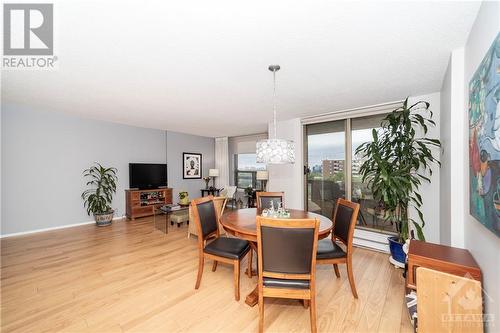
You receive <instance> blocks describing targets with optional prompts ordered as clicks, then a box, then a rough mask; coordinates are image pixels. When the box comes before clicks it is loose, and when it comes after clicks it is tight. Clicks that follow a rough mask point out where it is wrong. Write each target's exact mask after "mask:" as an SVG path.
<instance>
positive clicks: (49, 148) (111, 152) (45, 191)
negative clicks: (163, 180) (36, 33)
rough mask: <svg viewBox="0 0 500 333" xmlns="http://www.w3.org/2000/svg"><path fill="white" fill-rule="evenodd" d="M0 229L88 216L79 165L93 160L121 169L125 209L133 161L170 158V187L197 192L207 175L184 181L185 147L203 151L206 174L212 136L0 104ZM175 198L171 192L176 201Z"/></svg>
mask: <svg viewBox="0 0 500 333" xmlns="http://www.w3.org/2000/svg"><path fill="white" fill-rule="evenodd" d="M1 129H2V134H1V147H2V169H1V174H2V195H1V205H2V212H1V217H2V221H1V230H0V234H1V235H6V234H12V233H18V232H26V231H33V230H39V229H46V228H54V227H60V226H65V225H71V224H79V223H84V222H87V221H91V220H92V217H89V216H87V214H86V212H85V210H84V208H83V203H82V200H81V198H80V194H81V192H82V191H83V190H84V189H85V181H84V180H83V178H82V171H83V170H84V169H85V168H87V167H89V166H90V165H91V164H92V163H93V162H94V161H99V162H101V163H102V164H104V165H106V166H114V167H116V168H118V172H119V173H118V177H119V181H118V188H117V193H116V196H115V198H114V200H113V205H112V206H113V208H115V209H116V216H122V215H124V214H125V193H124V190H125V189H126V188H128V186H129V179H128V163H130V162H150V163H165V160H166V151H167V141H168V146H169V157H168V161H167V163H168V176H169V186H170V187H174V191H175V193H174V195H177V192H178V190H179V189H185V190H187V191H189V193H190V195H191V196H192V197H196V196H199V189H200V188H201V187H202V183H203V181H202V180H182V173H181V171H182V170H181V163H182V161H181V159H182V152H183V151H186V152H201V153H203V165H204V170H203V173H204V175H205V174H208V168H212V167H213V165H214V139H213V138H204V137H198V136H193V135H186V134H180V133H172V132H168V133H167V132H165V131H162V130H154V129H146V128H139V127H133V126H126V125H120V124H114V123H109V122H101V121H94V120H88V119H82V118H78V117H74V116H68V115H63V114H57V113H52V112H44V111H39V110H36V111H33V110H28V109H26V108H22V107H18V106H14V105H8V104H3V105H2V122H1ZM176 198H177V197H174V200H175V199H176Z"/></svg>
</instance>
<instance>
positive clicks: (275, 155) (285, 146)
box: [256, 139, 295, 164]
mask: <svg viewBox="0 0 500 333" xmlns="http://www.w3.org/2000/svg"><path fill="white" fill-rule="evenodd" d="M256 148H257V152H256V154H257V163H268V164H286V163H295V143H294V142H293V141H290V140H283V139H267V140H260V141H257V147H256Z"/></svg>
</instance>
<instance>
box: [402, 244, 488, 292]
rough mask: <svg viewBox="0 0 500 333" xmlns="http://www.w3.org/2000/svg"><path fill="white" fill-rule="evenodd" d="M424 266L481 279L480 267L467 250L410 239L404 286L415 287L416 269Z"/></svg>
mask: <svg viewBox="0 0 500 333" xmlns="http://www.w3.org/2000/svg"><path fill="white" fill-rule="evenodd" d="M418 267H426V268H430V269H434V270H436V271H440V272H445V273H449V274H454V275H458V276H462V277H463V276H466V275H469V277H470V278H472V279H474V280H477V281H481V269H480V268H479V265H478V264H477V263H476V260H474V257H472V255H471V254H470V252H469V251H468V250H464V249H459V248H456V247H451V246H445V245H439V244H433V243H427V242H422V241H418V240H414V239H412V240H411V241H410V248H409V251H408V272H407V273H406V287H407V288H409V289H414V290H416V289H417V282H416V281H417V278H416V270H417V268H418Z"/></svg>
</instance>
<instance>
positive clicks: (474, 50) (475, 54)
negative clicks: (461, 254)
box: [452, 2, 500, 331]
mask: <svg viewBox="0 0 500 333" xmlns="http://www.w3.org/2000/svg"><path fill="white" fill-rule="evenodd" d="M499 31H500V3H499V2H483V4H482V5H481V9H480V10H479V13H478V15H477V17H476V21H475V23H474V25H473V26H472V30H471V32H470V35H469V38H468V40H467V44H466V45H465V85H464V86H463V92H464V96H465V104H464V107H463V109H462V112H461V113H460V115H461V116H462V117H463V119H464V123H465V124H468V120H467V109H468V108H467V105H468V84H469V80H470V79H471V77H472V75H473V74H474V72H475V71H476V69H477V67H478V66H479V63H480V62H481V61H482V59H483V58H484V55H485V54H486V51H487V50H488V49H489V47H490V46H491V44H492V42H493V40H494V39H495V37H496V36H497V34H498V32H499ZM463 129H464V131H467V130H468V128H467V127H465V128H463ZM465 133H468V132H465ZM452 139H453V138H452ZM467 139H468V136H467V137H466V140H464V141H461V142H462V147H463V154H464V156H465V158H464V160H463V164H464V165H469V163H468V156H469V155H468V141H467ZM465 172H466V173H465V177H464V178H465V180H467V181H466V182H463V188H464V189H465V195H464V196H463V197H462V198H463V201H462V213H463V214H464V216H465V232H464V235H465V247H466V248H467V249H469V250H470V251H471V253H472V255H473V256H474V258H475V259H476V260H477V262H478V264H479V265H480V266H481V270H482V272H483V282H484V289H485V291H486V293H487V294H488V295H489V296H490V297H487V298H486V313H493V314H494V315H495V328H491V331H498V330H499V329H500V283H499V281H500V238H498V237H497V236H495V235H494V234H493V233H492V232H491V231H489V230H488V229H486V228H485V227H484V226H483V225H481V224H480V223H479V222H478V221H476V219H475V218H473V217H472V216H471V215H470V214H469V188H468V179H469V174H468V172H469V168H466V169H465Z"/></svg>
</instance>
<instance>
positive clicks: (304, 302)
mask: <svg viewBox="0 0 500 333" xmlns="http://www.w3.org/2000/svg"><path fill="white" fill-rule="evenodd" d="M302 305H303V306H304V308H306V309H307V308H308V307H309V300H308V299H303V300H302Z"/></svg>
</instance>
